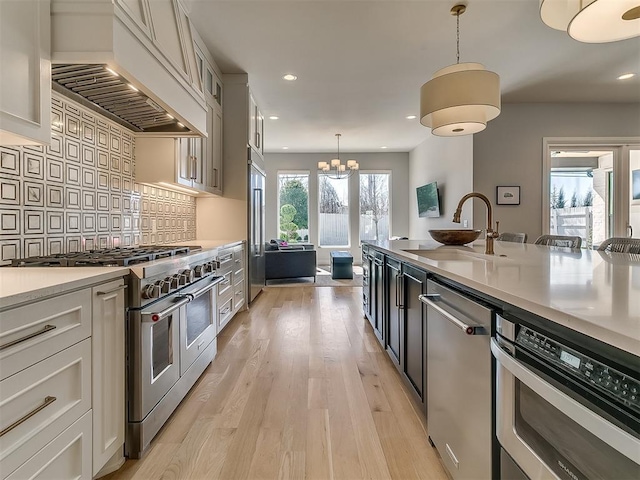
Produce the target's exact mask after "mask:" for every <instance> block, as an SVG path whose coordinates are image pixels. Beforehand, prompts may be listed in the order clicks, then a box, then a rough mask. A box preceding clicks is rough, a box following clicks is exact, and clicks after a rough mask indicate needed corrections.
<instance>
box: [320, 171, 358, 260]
mask: <svg viewBox="0 0 640 480" xmlns="http://www.w3.org/2000/svg"><path fill="white" fill-rule="evenodd" d="M323 176H326V175H325V174H324V173H321V172H318V174H317V182H318V188H317V198H316V202H317V204H318V209H317V214H318V234H317V240H318V248H327V249H337V248H344V249H351V208H352V206H351V205H350V203H351V202H350V200H351V198H350V197H351V177H350V176H349V177H345V178H344V179H340V180H345V181H346V184H347V195H346V197H347V226H348V228H347V243H346V244H345V245H323V244H322V243H321V241H320V237H321V235H322V227H321V221H320V215H322V214H321V213H320V197H321V194H320V188H321V178H322V177H323ZM329 180H337V179H335V178H329ZM359 188H360V187H358V191H359ZM358 208H360V207H358Z"/></svg>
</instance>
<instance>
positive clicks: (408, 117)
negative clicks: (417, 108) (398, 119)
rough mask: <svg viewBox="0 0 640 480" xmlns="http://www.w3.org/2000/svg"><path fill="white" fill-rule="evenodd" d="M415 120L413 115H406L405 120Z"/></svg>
mask: <svg viewBox="0 0 640 480" xmlns="http://www.w3.org/2000/svg"><path fill="white" fill-rule="evenodd" d="M416 118H418V117H416V116H415V115H407V120H415V119H416Z"/></svg>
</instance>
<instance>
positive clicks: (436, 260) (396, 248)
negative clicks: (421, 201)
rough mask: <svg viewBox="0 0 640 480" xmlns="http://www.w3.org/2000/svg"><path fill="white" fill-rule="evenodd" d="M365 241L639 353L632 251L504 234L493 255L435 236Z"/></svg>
mask: <svg viewBox="0 0 640 480" xmlns="http://www.w3.org/2000/svg"><path fill="white" fill-rule="evenodd" d="M367 243H371V244H372V245H375V246H377V247H379V248H380V249H381V250H384V251H386V252H388V253H391V254H393V255H394V256H395V257H399V258H401V259H404V260H407V261H409V263H412V264H414V265H416V266H419V267H422V268H424V269H425V270H429V271H431V272H433V273H437V274H441V275H442V276H443V277H446V278H449V279H451V280H453V281H456V282H458V283H460V284H462V285H465V286H468V287H470V288H472V289H474V290H477V291H479V292H482V293H485V294H487V295H489V296H491V297H494V298H497V299H499V300H502V301H504V302H507V303H510V304H511V305H514V306H517V307H520V308H523V309H525V310H528V311H530V312H532V313H535V314H537V315H539V316H541V317H544V318H546V319H549V320H551V321H554V322H556V323H558V324H560V325H564V326H566V327H568V328H571V329H573V330H575V331H578V332H580V333H583V334H585V335H588V336H590V337H593V338H596V339H598V340H601V341H603V342H605V343H608V344H610V345H613V346H615V347H618V348H620V349H622V350H625V351H627V352H630V353H632V354H634V355H638V356H640V262H638V261H637V259H636V260H635V261H634V260H632V257H631V256H630V255H627V254H615V253H614V254H607V253H604V252H598V251H592V250H584V249H583V250H581V251H579V252H574V251H571V250H569V249H566V248H555V247H545V246H540V245H532V244H520V243H509V242H495V248H494V250H495V255H485V254H484V242H474V243H473V244H472V245H470V246H461V247H454V246H444V245H440V244H438V243H435V242H434V241H433V240H424V241H419V240H391V241H381V242H367ZM406 250H420V251H421V252H420V253H424V254H425V255H431V258H429V257H428V256H422V255H419V254H414V253H410V252H407V251H406ZM460 252H463V253H462V254H460Z"/></svg>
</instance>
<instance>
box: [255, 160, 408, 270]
mask: <svg viewBox="0 0 640 480" xmlns="http://www.w3.org/2000/svg"><path fill="white" fill-rule="evenodd" d="M331 158H333V156H332V154H330V153H268V154H265V164H266V169H267V191H266V196H267V199H266V229H265V230H266V238H267V240H269V239H271V238H277V237H278V227H277V222H278V195H277V188H278V171H308V172H309V243H313V244H314V245H316V246H317V245H318V201H317V199H318V176H317V170H318V162H320V161H329V160H331ZM341 158H342V159H343V162H344V161H346V160H347V159H349V160H350V159H354V160H356V161H357V162H358V163H359V164H360V170H363V171H367V170H390V171H391V235H392V236H401V237H402V236H404V237H406V236H408V235H409V213H408V212H409V204H408V202H409V197H408V195H407V185H408V184H409V154H408V153H391V152H390V153H348V154H343V155H341ZM349 181H350V184H349V207H350V214H351V217H350V218H351V229H350V239H351V240H350V241H351V246H350V249H349V250H350V252H351V254H352V255H353V257H354V262H355V263H360V262H361V258H360V243H359V241H358V222H357V221H356V219H357V218H358V215H359V202H358V198H359V184H358V176H357V175H353V176H351V178H350V179H349ZM317 250H318V264H319V265H328V264H329V252H330V249H317ZM341 250H344V249H341Z"/></svg>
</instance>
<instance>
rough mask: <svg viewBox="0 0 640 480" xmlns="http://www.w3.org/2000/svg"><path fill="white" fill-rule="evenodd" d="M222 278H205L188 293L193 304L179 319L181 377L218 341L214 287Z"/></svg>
mask: <svg viewBox="0 0 640 480" xmlns="http://www.w3.org/2000/svg"><path fill="white" fill-rule="evenodd" d="M222 280H223V277H214V276H210V277H206V278H204V279H202V280H201V281H200V282H198V283H197V284H196V285H195V287H196V288H195V289H189V290H188V291H187V293H186V294H187V295H190V296H191V301H190V302H189V303H187V304H186V307H185V308H186V312H185V315H183V316H182V317H181V319H180V375H181V376H182V375H184V374H185V372H186V371H187V370H188V369H189V367H190V366H191V365H192V364H193V362H195V361H196V359H197V358H198V357H199V356H200V354H201V353H202V352H203V351H204V349H206V348H207V347H208V346H209V344H210V343H211V342H212V341H213V339H214V338H216V335H217V334H218V332H217V330H216V294H217V290H216V288H215V286H216V285H217V284H218V283H220V282H221V281H222ZM203 284H204V285H203Z"/></svg>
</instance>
